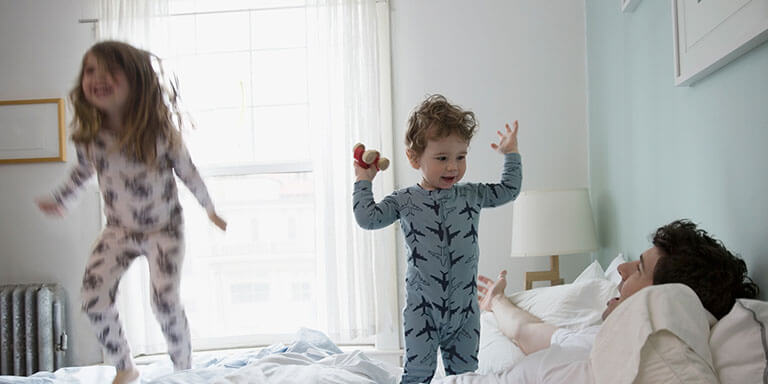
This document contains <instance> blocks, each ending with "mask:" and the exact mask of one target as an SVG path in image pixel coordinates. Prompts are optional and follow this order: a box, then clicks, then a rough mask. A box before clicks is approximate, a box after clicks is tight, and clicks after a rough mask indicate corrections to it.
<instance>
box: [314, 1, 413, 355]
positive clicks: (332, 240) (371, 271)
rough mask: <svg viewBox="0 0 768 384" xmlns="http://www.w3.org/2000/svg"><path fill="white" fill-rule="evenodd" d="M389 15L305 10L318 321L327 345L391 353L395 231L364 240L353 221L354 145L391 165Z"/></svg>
mask: <svg viewBox="0 0 768 384" xmlns="http://www.w3.org/2000/svg"><path fill="white" fill-rule="evenodd" d="M388 12H389V11H388V4H387V3H386V2H377V1H376V0H308V1H307V24H308V31H307V34H308V41H307V44H308V48H309V49H308V61H309V68H310V73H309V98H310V131H311V132H312V134H313V138H312V142H313V143H314V145H313V151H314V153H313V158H314V171H315V175H316V186H317V190H318V192H317V199H318V200H317V202H318V204H317V206H318V207H319V208H318V209H319V212H318V215H317V229H318V230H317V244H318V249H319V252H320V253H321V255H322V257H320V260H321V268H319V271H318V273H319V275H318V277H319V279H320V281H321V282H322V283H323V285H324V287H325V289H324V290H323V292H322V293H321V296H320V297H321V300H322V302H321V303H319V304H320V305H319V307H320V308H324V309H325V312H324V313H322V314H321V319H322V320H323V321H324V322H325V324H324V325H325V328H326V329H327V330H328V331H329V332H330V333H331V335H330V336H331V337H332V338H342V339H350V338H352V339H354V338H357V337H371V336H375V339H376V345H377V347H379V348H382V349H396V348H397V342H398V341H397V340H398V339H397V334H398V323H399V322H398V315H397V285H396V284H397V283H396V282H397V274H396V261H395V232H394V226H390V227H389V228H386V229H382V230H379V231H376V232H371V231H364V230H362V229H360V228H359V227H358V225H357V223H356V222H355V219H354V216H353V214H352V189H353V183H354V180H355V174H354V169H353V167H352V147H353V146H354V144H355V143H357V142H362V143H364V144H365V145H366V146H367V147H368V148H375V149H379V150H380V151H382V153H383V154H384V155H387V156H388V157H392V156H393V155H392V124H391V106H390V74H389V40H388V36H389V25H388ZM392 172H393V171H392V170H388V171H385V172H381V173H379V175H378V176H377V177H376V179H375V180H374V190H375V191H376V193H377V197H379V198H381V196H383V195H385V194H388V193H390V192H391V191H392V189H393V187H394V178H393V176H392ZM371 298H375V300H371Z"/></svg>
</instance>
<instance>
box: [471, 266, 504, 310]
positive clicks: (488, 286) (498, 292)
mask: <svg viewBox="0 0 768 384" xmlns="http://www.w3.org/2000/svg"><path fill="white" fill-rule="evenodd" d="M477 280H478V282H479V284H478V285H477V294H478V296H477V298H478V300H479V302H480V310H483V311H493V302H494V301H495V300H496V299H498V298H501V297H504V289H505V288H507V271H506V270H502V271H501V272H499V277H498V278H497V279H496V281H493V280H491V279H489V278H488V277H485V276H483V275H480V276H478V277H477Z"/></svg>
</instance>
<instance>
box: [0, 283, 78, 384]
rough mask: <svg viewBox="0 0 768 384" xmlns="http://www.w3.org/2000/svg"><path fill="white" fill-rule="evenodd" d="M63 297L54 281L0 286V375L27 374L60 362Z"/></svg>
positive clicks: (63, 347)
mask: <svg viewBox="0 0 768 384" xmlns="http://www.w3.org/2000/svg"><path fill="white" fill-rule="evenodd" d="M63 296H64V295H63V294H62V292H61V290H60V289H59V287H58V286H57V285H55V284H28V285H0V375H15V376H28V375H31V374H33V373H35V372H37V371H54V370H56V369H58V368H60V367H61V366H62V365H63V363H64V353H65V351H66V349H67V334H66V333H65V331H64V318H63V314H64V300H63Z"/></svg>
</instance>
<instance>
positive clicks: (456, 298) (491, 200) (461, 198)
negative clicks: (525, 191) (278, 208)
mask: <svg viewBox="0 0 768 384" xmlns="http://www.w3.org/2000/svg"><path fill="white" fill-rule="evenodd" d="M476 125H477V124H476V122H475V115H474V113H472V112H469V111H464V110H462V109H461V108H459V107H458V106H455V105H452V104H450V103H449V102H448V101H447V100H446V99H445V97H443V96H441V95H433V96H430V97H429V98H427V99H426V100H424V102H423V103H422V104H421V105H420V106H419V107H418V108H417V109H416V111H415V112H414V113H413V114H412V115H411V117H410V119H409V121H408V131H407V132H406V137H405V144H406V146H407V149H406V155H407V156H408V160H409V161H410V163H411V166H412V167H413V168H414V169H418V170H420V171H421V176H422V179H421V181H420V182H419V183H418V184H416V185H414V186H412V187H408V188H404V189H401V190H399V191H396V192H394V193H392V194H391V195H389V196H387V197H385V198H384V199H383V200H381V201H380V202H379V203H376V202H375V201H374V200H373V191H372V189H371V187H372V184H371V181H372V180H373V178H374V176H376V171H377V169H376V167H370V168H368V169H364V168H361V167H360V166H359V165H358V164H357V163H356V164H355V175H356V176H357V182H356V183H355V188H354V196H353V201H354V208H353V210H354V214H355V218H356V219H357V223H358V224H359V225H360V226H361V227H363V228H365V229H378V228H383V227H385V226H387V225H390V224H392V223H393V222H394V221H395V220H398V219H399V220H400V227H401V228H402V231H403V233H404V234H405V244H406V248H407V255H408V257H407V262H408V269H407V271H406V278H405V292H406V299H405V301H406V305H405V308H404V309H403V321H404V325H403V329H404V331H405V356H404V359H405V363H404V368H405V369H404V372H403V377H402V383H403V384H408V383H429V382H430V380H431V379H432V377H433V375H434V373H435V367H436V365H437V350H438V348H439V349H440V351H441V354H442V357H443V365H444V366H445V371H446V373H447V374H449V375H453V374H460V373H464V372H473V371H475V370H476V369H477V352H478V346H479V337H480V310H479V308H478V303H477V290H476V287H477V282H476V277H477V261H478V256H479V254H480V249H479V247H478V242H477V226H478V223H479V216H480V211H481V209H482V208H488V207H497V206H499V205H502V204H505V203H507V202H509V201H511V200H514V199H515V198H516V197H517V195H518V194H519V193H520V183H521V181H522V166H521V163H520V154H519V153H518V150H517V122H515V123H514V124H513V125H514V129H512V128H510V127H509V125H507V127H506V131H505V132H503V133H502V132H501V131H498V134H499V143H498V144H496V143H493V144H491V148H493V149H494V150H496V151H497V152H499V153H501V154H502V155H504V171H503V173H502V175H501V181H500V182H499V183H497V184H493V183H487V184H486V183H482V184H481V183H461V184H458V183H459V181H460V180H461V178H462V177H463V176H464V172H465V171H466V169H467V150H468V146H469V141H470V139H472V135H473V134H474V132H475V129H476Z"/></svg>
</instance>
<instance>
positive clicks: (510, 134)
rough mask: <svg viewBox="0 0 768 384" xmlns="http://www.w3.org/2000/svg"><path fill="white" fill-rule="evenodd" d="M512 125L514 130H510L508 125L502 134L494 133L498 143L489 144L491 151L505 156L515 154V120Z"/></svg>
mask: <svg viewBox="0 0 768 384" xmlns="http://www.w3.org/2000/svg"><path fill="white" fill-rule="evenodd" d="M512 125H513V126H514V127H515V128H514V129H511V128H510V127H509V124H505V125H504V126H505V127H506V131H505V132H504V133H502V132H501V131H496V133H497V134H498V135H499V143H498V144H496V143H491V148H493V150H495V151H497V152H500V153H502V154H505V155H506V154H507V153H517V120H515V122H514V123H512Z"/></svg>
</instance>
